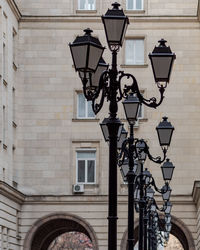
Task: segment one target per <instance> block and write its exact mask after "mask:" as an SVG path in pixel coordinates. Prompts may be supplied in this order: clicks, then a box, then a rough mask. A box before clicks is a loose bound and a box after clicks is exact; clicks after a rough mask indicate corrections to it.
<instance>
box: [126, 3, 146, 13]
mask: <svg viewBox="0 0 200 250" xmlns="http://www.w3.org/2000/svg"><path fill="white" fill-rule="evenodd" d="M128 1H133V9H129V8H128ZM141 3H142V4H141V9H137V8H136V0H126V10H136V11H140V10H144V0H141Z"/></svg>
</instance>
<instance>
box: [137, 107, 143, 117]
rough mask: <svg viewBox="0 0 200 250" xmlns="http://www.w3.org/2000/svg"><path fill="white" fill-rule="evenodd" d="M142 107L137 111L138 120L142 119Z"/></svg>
mask: <svg viewBox="0 0 200 250" xmlns="http://www.w3.org/2000/svg"><path fill="white" fill-rule="evenodd" d="M142 111H143V107H142V104H141V105H140V106H139V110H138V118H143V112H142Z"/></svg>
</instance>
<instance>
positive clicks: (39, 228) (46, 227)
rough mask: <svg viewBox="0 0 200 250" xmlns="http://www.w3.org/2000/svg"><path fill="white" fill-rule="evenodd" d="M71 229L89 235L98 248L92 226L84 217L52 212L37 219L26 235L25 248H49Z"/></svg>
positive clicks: (44, 249) (32, 249) (36, 249)
mask: <svg viewBox="0 0 200 250" xmlns="http://www.w3.org/2000/svg"><path fill="white" fill-rule="evenodd" d="M71 231H78V232H80V233H84V234H85V235H87V236H88V237H89V238H90V240H91V241H92V244H93V248H94V250H98V244H97V238H96V234H95V232H94V230H93V229H92V227H91V226H90V225H89V224H88V223H87V222H86V221H85V220H83V219H82V218H80V217H78V216H74V215H70V214H66V213H59V214H58V213H56V214H50V215H47V216H45V217H42V218H40V219H39V220H38V221H36V222H35V223H34V224H33V226H32V227H31V229H30V230H29V232H28V233H27V235H26V237H25V240H24V250H47V249H48V247H49V245H50V244H51V242H52V241H53V240H54V239H55V238H56V237H58V236H60V235H61V234H64V233H67V232H71Z"/></svg>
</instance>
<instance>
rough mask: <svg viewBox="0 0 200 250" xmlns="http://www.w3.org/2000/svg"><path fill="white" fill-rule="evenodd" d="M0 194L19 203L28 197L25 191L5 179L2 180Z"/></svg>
mask: <svg viewBox="0 0 200 250" xmlns="http://www.w3.org/2000/svg"><path fill="white" fill-rule="evenodd" d="M0 194H2V195H3V196H5V197H7V198H9V199H11V200H12V201H15V202H17V203H19V204H22V203H23V202H24V201H25V197H26V196H25V195H24V194H23V193H21V192H19V191H18V190H16V189H15V188H13V187H12V186H10V185H9V184H7V183H5V182H3V181H0Z"/></svg>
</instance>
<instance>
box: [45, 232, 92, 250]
mask: <svg viewBox="0 0 200 250" xmlns="http://www.w3.org/2000/svg"><path fill="white" fill-rule="evenodd" d="M58 249H66V250H71V249H87V250H93V244H92V241H91V239H90V238H89V237H88V236H87V235H86V234H84V233H80V232H68V233H64V234H62V235H60V236H58V237H57V238H56V239H55V240H53V242H52V243H51V244H50V246H49V247H48V250H58Z"/></svg>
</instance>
